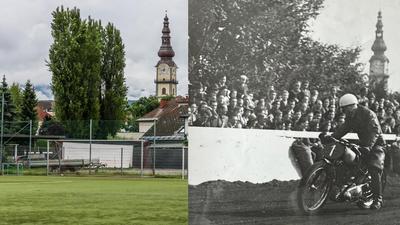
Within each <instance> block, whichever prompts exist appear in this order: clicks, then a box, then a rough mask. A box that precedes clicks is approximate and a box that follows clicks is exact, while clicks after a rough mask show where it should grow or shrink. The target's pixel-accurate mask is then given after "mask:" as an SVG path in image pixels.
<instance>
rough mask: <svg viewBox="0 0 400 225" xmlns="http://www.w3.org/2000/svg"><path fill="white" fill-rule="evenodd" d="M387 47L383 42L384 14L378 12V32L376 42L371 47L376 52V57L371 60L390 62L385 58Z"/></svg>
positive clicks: (376, 32)
mask: <svg viewBox="0 0 400 225" xmlns="http://www.w3.org/2000/svg"><path fill="white" fill-rule="evenodd" d="M386 49H387V47H386V44H385V42H384V41H383V23H382V12H381V11H379V12H378V22H377V23H376V31H375V41H374V44H373V45H372V47H371V50H372V51H373V52H374V55H373V56H372V57H371V59H370V62H371V60H375V59H377V60H381V61H389V60H388V58H387V57H386V56H385V51H386Z"/></svg>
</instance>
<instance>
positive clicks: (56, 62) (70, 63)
mask: <svg viewBox="0 0 400 225" xmlns="http://www.w3.org/2000/svg"><path fill="white" fill-rule="evenodd" d="M52 15H53V21H52V23H51V28H52V36H53V39H54V42H53V44H52V45H51V47H50V53H49V60H50V61H49V62H48V63H47V64H48V67H49V69H50V71H51V72H52V75H53V76H52V84H51V88H52V91H53V94H54V100H55V112H56V116H57V119H58V120H60V121H61V122H62V123H63V124H64V126H65V129H66V132H67V134H68V135H69V136H70V137H88V134H89V126H88V122H87V121H88V120H89V119H93V120H98V119H99V118H100V113H99V110H100V104H99V99H98V96H99V89H98V87H100V58H101V37H100V30H101V29H100V28H101V26H100V24H99V23H98V22H96V21H94V20H92V19H91V18H89V19H88V21H86V20H81V18H80V12H79V9H77V8H73V9H71V10H70V9H66V10H64V8H63V7H61V8H60V7H58V8H57V9H56V10H55V11H54V12H53V13H52ZM85 121H86V122H85ZM95 127H96V126H95Z"/></svg>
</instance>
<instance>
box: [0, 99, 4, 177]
mask: <svg viewBox="0 0 400 225" xmlns="http://www.w3.org/2000/svg"><path fill="white" fill-rule="evenodd" d="M1 96H2V97H1V134H0V135H1V137H0V165H1V175H4V166H3V157H4V152H3V151H4V147H3V136H4V91H2V94H1Z"/></svg>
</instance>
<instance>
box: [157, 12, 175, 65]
mask: <svg viewBox="0 0 400 225" xmlns="http://www.w3.org/2000/svg"><path fill="white" fill-rule="evenodd" d="M170 33H171V31H170V29H169V21H168V15H167V13H165V17H164V26H163V29H162V36H161V47H160V50H158V56H160V58H161V60H163V61H172V57H174V56H175V52H174V50H173V49H172V46H171V36H170V35H169V34H170Z"/></svg>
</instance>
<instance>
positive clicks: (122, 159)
mask: <svg viewBox="0 0 400 225" xmlns="http://www.w3.org/2000/svg"><path fill="white" fill-rule="evenodd" d="M123 162H124V148H121V175H123V174H124V171H123V169H122V168H123Z"/></svg>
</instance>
